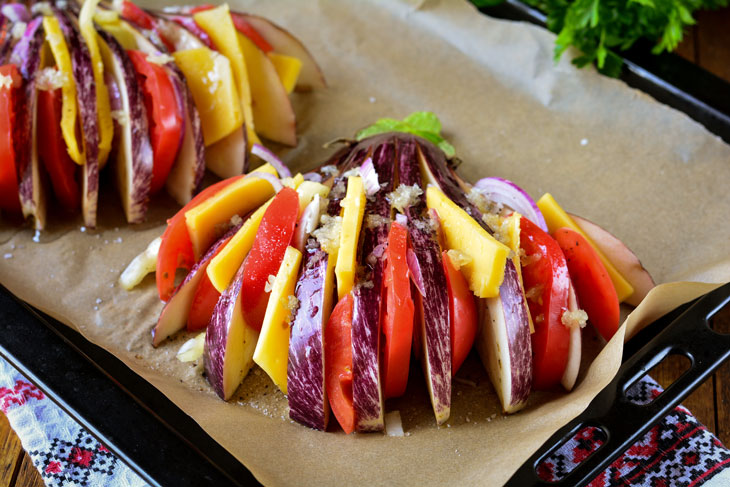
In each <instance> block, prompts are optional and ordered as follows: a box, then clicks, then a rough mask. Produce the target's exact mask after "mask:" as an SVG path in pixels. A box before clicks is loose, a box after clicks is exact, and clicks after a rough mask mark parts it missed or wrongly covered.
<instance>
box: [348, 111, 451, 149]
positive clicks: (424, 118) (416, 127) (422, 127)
mask: <svg viewBox="0 0 730 487" xmlns="http://www.w3.org/2000/svg"><path fill="white" fill-rule="evenodd" d="M385 132H404V133H408V134H413V135H418V136H419V137H423V138H424V139H426V140H428V141H429V142H431V143H432V144H434V145H435V146H437V147H438V148H439V149H441V150H442V151H443V152H444V154H446V156H447V157H454V156H455V155H456V150H455V149H454V146H453V145H451V144H449V143H448V142H447V141H446V139H444V138H443V137H442V136H441V121H440V120H439V119H438V117H437V116H436V115H435V114H434V113H431V112H414V113H411V114H410V115H408V116H407V117H406V118H404V119H403V120H402V121H401V120H396V119H394V118H381V119H380V120H378V121H377V122H375V123H374V124H372V125H370V126H369V127H366V128H364V129H362V130H360V131H359V132H357V134H356V135H355V140H358V141H359V140H362V139H365V138H367V137H371V136H373V135H378V134H382V133H385Z"/></svg>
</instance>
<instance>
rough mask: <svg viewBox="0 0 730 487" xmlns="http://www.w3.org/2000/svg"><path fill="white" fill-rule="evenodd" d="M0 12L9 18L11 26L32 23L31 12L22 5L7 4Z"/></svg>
mask: <svg viewBox="0 0 730 487" xmlns="http://www.w3.org/2000/svg"><path fill="white" fill-rule="evenodd" d="M0 12H2V14H3V15H4V16H5V17H7V19H8V20H9V21H10V23H11V24H14V23H16V22H25V23H26V24H27V23H28V22H30V12H28V9H27V8H25V5H23V4H22V3H7V4H5V5H3V6H2V9H0Z"/></svg>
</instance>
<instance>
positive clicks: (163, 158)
mask: <svg viewBox="0 0 730 487" xmlns="http://www.w3.org/2000/svg"><path fill="white" fill-rule="evenodd" d="M127 54H128V55H129V59H130V60H131V61H132V64H134V69H135V71H137V77H138V78H139V79H140V85H141V86H142V92H143V93H144V101H145V106H146V108H147V118H148V120H149V124H150V142H151V143H152V151H153V153H154V165H153V168H152V186H151V188H150V194H155V193H157V192H158V191H159V190H160V189H162V187H163V186H164V185H165V181H166V180H167V175H168V174H169V173H170V169H172V165H173V164H174V163H175V158H176V157H177V152H178V150H179V148H180V143H181V141H182V138H181V136H182V130H183V114H182V113H181V112H180V108H179V107H178V104H177V97H176V96H175V88H174V87H173V86H172V81H171V80H170V77H169V76H168V74H167V72H166V71H165V68H163V67H162V66H159V65H157V64H154V63H150V62H147V55H146V54H145V53H143V52H141V51H134V50H129V51H127Z"/></svg>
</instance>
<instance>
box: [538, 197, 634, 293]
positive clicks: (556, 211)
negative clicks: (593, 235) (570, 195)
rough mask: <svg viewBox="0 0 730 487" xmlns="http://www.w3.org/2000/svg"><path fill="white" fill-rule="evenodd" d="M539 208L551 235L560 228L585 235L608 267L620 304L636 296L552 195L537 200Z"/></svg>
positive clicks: (627, 283)
mask: <svg viewBox="0 0 730 487" xmlns="http://www.w3.org/2000/svg"><path fill="white" fill-rule="evenodd" d="M537 206H538V208H540V211H541V212H542V216H543V217H544V218H545V223H547V226H548V230H550V233H552V232H554V231H555V230H557V229H558V228H562V227H568V228H570V229H572V230H575V231H576V232H578V233H580V234H581V235H583V237H585V239H586V240H587V241H588V243H589V244H591V247H593V249H594V250H595V251H596V253H598V256H599V257H600V258H601V262H603V265H604V266H605V267H606V271H607V272H608V275H609V277H610V278H611V282H613V287H614V288H616V294H618V300H619V302H622V301H625V300H626V298H628V297H629V296H631V295H632V294H634V288H633V287H632V286H631V284H629V282H628V281H627V280H626V279H625V278H624V276H622V275H621V274H620V273H619V271H617V270H616V267H614V265H613V264H612V263H611V261H610V260H608V257H606V256H605V255H604V254H603V252H601V250H600V249H599V248H598V247H597V246H596V244H595V243H593V241H592V240H591V239H590V237H588V235H586V233H585V232H584V231H583V230H581V228H580V227H579V226H578V224H577V223H575V220H573V219H572V218H571V217H570V215H568V214H567V213H566V212H565V210H563V209H562V208H561V207H560V205H559V204H558V202H557V201H555V198H553V196H552V195H551V194H550V193H545V194H544V195H542V198H540V199H539V200H537Z"/></svg>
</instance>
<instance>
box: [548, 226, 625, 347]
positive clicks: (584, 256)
mask: <svg viewBox="0 0 730 487" xmlns="http://www.w3.org/2000/svg"><path fill="white" fill-rule="evenodd" d="M553 238H555V240H556V241H557V242H558V245H560V248H561V249H562V250H563V254H564V255H565V260H566V261H567V263H568V271H569V272H570V278H571V279H572V280H573V286H574V287H575V293H576V294H577V295H578V302H579V303H580V306H581V308H583V309H584V310H585V312H586V313H587V314H588V319H589V320H590V322H591V323H592V324H593V326H595V327H596V329H597V330H598V332H599V333H600V334H601V335H602V336H603V338H605V339H606V340H607V341H608V340H610V339H611V337H612V336H613V334H614V333H616V330H618V325H619V319H620V314H621V311H620V306H619V302H618V295H617V294H616V288H615V287H614V286H613V283H612V282H611V278H610V277H609V275H608V272H607V271H606V267H605V266H604V265H603V262H601V258H600V257H599V256H598V253H597V252H596V251H595V249H594V248H593V247H592V246H591V244H589V243H588V241H587V240H586V239H585V238H584V237H583V235H581V234H580V233H578V232H576V231H575V230H571V229H570V228H558V229H557V230H555V232H553Z"/></svg>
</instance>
